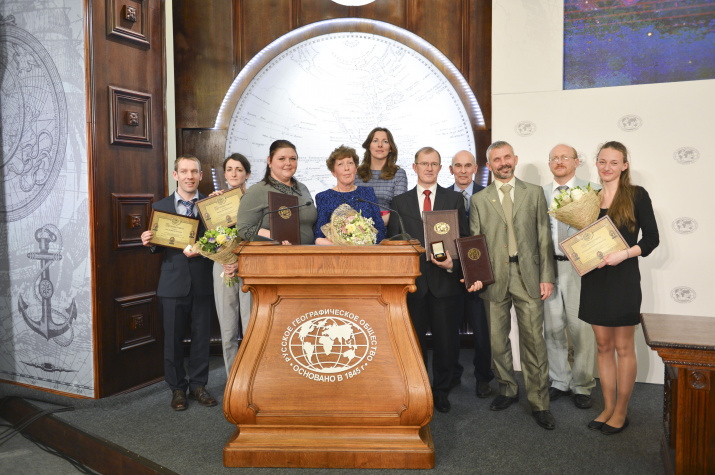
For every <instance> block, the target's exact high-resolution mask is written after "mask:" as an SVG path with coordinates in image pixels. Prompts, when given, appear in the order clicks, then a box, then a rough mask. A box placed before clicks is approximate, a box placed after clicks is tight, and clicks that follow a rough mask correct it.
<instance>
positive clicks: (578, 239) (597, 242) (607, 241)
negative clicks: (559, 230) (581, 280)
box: [559, 216, 629, 276]
mask: <svg viewBox="0 0 715 475" xmlns="http://www.w3.org/2000/svg"><path fill="white" fill-rule="evenodd" d="M559 246H561V250H562V251H563V252H564V255H566V257H568V259H569V261H571V264H572V265H573V267H574V269H576V272H578V275H580V276H583V275H584V274H588V273H589V272H591V271H592V270H593V269H595V268H596V267H598V266H599V265H600V264H601V262H603V258H604V257H606V256H607V255H608V254H610V253H612V252H616V251H622V250H624V249H628V248H629V246H628V244H627V243H626V240H625V239H623V236H621V233H620V232H618V228H616V226H615V225H614V224H613V221H611V218H610V217H608V216H604V217H603V218H601V219H599V220H598V221H596V222H594V223H593V224H590V225H588V226H586V227H585V228H583V229H582V230H581V231H579V232H577V233H576V234H574V235H573V236H570V237H568V238H567V239H564V240H563V241H561V242H560V243H559Z"/></svg>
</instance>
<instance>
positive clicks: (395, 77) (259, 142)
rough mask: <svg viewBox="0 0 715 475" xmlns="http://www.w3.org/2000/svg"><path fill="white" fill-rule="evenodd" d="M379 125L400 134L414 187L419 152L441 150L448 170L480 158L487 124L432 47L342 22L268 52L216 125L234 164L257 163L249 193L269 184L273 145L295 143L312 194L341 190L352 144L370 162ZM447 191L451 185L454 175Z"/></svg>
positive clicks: (236, 88)
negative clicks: (334, 171) (338, 158)
mask: <svg viewBox="0 0 715 475" xmlns="http://www.w3.org/2000/svg"><path fill="white" fill-rule="evenodd" d="M229 114H230V116H229ZM229 117H230V120H229ZM227 123H228V124H227ZM376 126H382V127H387V128H389V129H390V130H391V131H392V133H393V135H394V137H395V141H396V142H397V146H398V149H399V157H398V164H399V165H400V166H402V167H403V168H406V169H407V171H408V174H407V175H408V182H409V183H408V184H409V186H410V187H411V186H413V185H414V184H415V183H416V176H415V175H414V173H413V172H412V171H411V163H412V162H413V157H414V153H415V152H416V151H417V150H418V149H419V148H421V147H423V146H426V145H429V146H432V147H435V148H436V149H437V150H439V152H440V153H441V155H442V157H443V160H444V161H445V162H448V161H449V158H450V157H451V156H452V155H453V154H454V153H455V152H457V151H459V150H462V149H465V150H469V151H471V152H472V153H474V152H475V141H474V132H473V130H474V128H483V127H484V120H483V117H482V114H481V110H480V109H479V105H478V104H477V101H476V98H475V97H474V94H473V93H472V91H471V89H470V88H469V86H468V85H467V82H466V81H465V80H464V78H463V77H462V75H461V74H460V73H459V71H458V70H457V68H456V67H455V66H454V65H453V64H452V63H451V62H450V61H449V60H448V59H447V58H446V57H445V56H444V55H443V54H442V53H440V52H439V51H438V50H437V49H436V48H434V47H433V46H432V45H430V44H429V43H427V42H426V41H425V40H423V39H421V38H419V37H418V36H417V35H414V34H413V33H410V32H408V31H406V30H403V29H401V28H398V27H395V26H393V25H389V24H387V23H383V22H377V21H372V20H363V19H341V20H328V21H324V22H319V23H315V24H311V25H308V26H306V27H303V28H300V29H297V30H294V31H293V32H291V33H289V34H287V35H285V36H283V37H281V38H279V39H278V40H276V41H274V42H273V43H271V44H270V45H268V46H267V47H266V48H265V49H264V50H263V51H261V52H260V53H259V54H258V55H256V56H255V57H254V58H253V59H252V60H251V61H250V62H249V63H248V64H247V65H246V67H245V68H244V69H243V70H242V71H241V73H240V74H239V75H238V76H237V77H236V80H235V81H234V83H233V85H232V86H231V88H230V89H229V91H228V93H227V95H226V98H225V99H224V103H223V104H222V106H221V110H220V111H219V115H218V117H217V121H216V127H217V128H228V133H227V140H226V150H225V151H226V156H228V155H229V154H231V153H234V152H239V153H242V154H244V155H246V156H247V157H248V158H249V160H250V161H251V165H252V167H253V171H254V173H253V175H252V176H251V179H250V180H249V185H250V184H253V183H255V182H257V181H259V180H260V179H261V177H262V175H263V174H262V171H263V169H264V167H265V160H266V156H267V155H268V147H269V145H270V143H271V142H272V141H274V140H276V139H279V138H280V139H288V140H290V141H292V142H293V143H294V144H295V145H296V147H297V148H298V154H299V157H300V160H299V165H298V172H297V174H296V177H297V178H298V180H300V181H302V182H304V183H305V184H306V185H307V186H308V188H309V189H310V190H311V193H313V194H316V193H318V192H320V191H322V190H325V189H327V188H330V187H332V186H334V185H335V179H334V178H333V177H332V175H331V174H330V172H329V171H328V170H327V168H326V166H325V160H326V159H327V157H328V155H329V154H330V152H331V151H332V150H333V149H334V148H335V147H337V146H339V145H341V144H345V145H349V146H352V147H354V148H355V149H356V150H357V151H358V154H359V155H360V156H362V153H363V150H362V148H361V144H362V142H363V141H364V140H365V138H366V137H367V134H368V133H369V131H370V130H371V129H372V128H374V127H376ZM440 183H441V184H442V185H450V184H452V183H453V180H452V177H451V176H450V174H449V172H447V171H446V170H443V172H442V174H441V175H440Z"/></svg>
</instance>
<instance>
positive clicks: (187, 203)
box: [179, 200, 194, 216]
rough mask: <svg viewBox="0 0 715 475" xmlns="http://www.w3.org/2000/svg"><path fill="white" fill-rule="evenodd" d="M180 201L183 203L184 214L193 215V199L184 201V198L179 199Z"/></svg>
mask: <svg viewBox="0 0 715 475" xmlns="http://www.w3.org/2000/svg"><path fill="white" fill-rule="evenodd" d="M179 201H181V204H182V205H184V207H185V208H186V216H193V215H194V200H190V201H184V200H179Z"/></svg>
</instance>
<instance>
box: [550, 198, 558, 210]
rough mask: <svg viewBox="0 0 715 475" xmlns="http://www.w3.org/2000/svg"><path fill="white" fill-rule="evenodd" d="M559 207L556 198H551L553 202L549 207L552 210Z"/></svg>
mask: <svg viewBox="0 0 715 475" xmlns="http://www.w3.org/2000/svg"><path fill="white" fill-rule="evenodd" d="M558 207H559V204H558V203H557V202H556V200H551V204H550V205H549V209H551V210H554V211H555V210H556V208H558Z"/></svg>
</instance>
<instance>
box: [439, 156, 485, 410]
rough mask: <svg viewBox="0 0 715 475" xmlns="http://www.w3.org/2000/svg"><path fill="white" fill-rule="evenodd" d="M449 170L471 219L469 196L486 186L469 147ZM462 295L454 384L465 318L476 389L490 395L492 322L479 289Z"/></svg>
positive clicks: (458, 372)
mask: <svg viewBox="0 0 715 475" xmlns="http://www.w3.org/2000/svg"><path fill="white" fill-rule="evenodd" d="M449 171H450V173H451V174H452V176H454V186H453V188H452V189H453V190H454V191H456V192H457V193H460V194H461V195H462V196H463V197H464V208H465V210H466V212H467V219H469V200H470V199H471V198H472V195H473V194H475V193H477V192H479V191H482V190H483V189H484V187H483V186H482V185H480V184H478V183H477V182H475V181H474V173H475V172H476V171H477V160H476V159H475V158H474V155H472V154H471V153H470V152H469V151H467V150H461V151H459V152H457V153H456V154H455V155H454V157H452V165H450V167H449ZM462 297H463V298H462V299H461V300H460V301H459V302H458V303H457V320H456V323H457V325H458V327H457V329H456V330H455V336H456V337H457V342H456V343H455V346H454V349H455V353H456V364H455V366H454V370H453V371H452V382H451V383H450V386H451V387H455V386H457V385H459V384H460V382H461V378H462V373H463V372H464V368H463V367H462V365H461V364H460V363H459V346H460V341H459V327H460V326H461V324H462V322H463V321H464V320H465V319H466V320H467V321H468V322H469V324H470V325H471V327H472V338H473V341H474V358H473V359H472V363H473V364H474V377H475V378H476V380H477V387H476V393H477V397H479V398H488V397H489V395H490V394H491V392H492V389H491V387H489V381H491V380H492V379H494V373H493V372H492V349H491V347H490V345H489V326H488V325H487V315H486V311H485V310H484V301H482V299H481V298H479V293H478V292H467V289H466V288H464V287H462Z"/></svg>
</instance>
